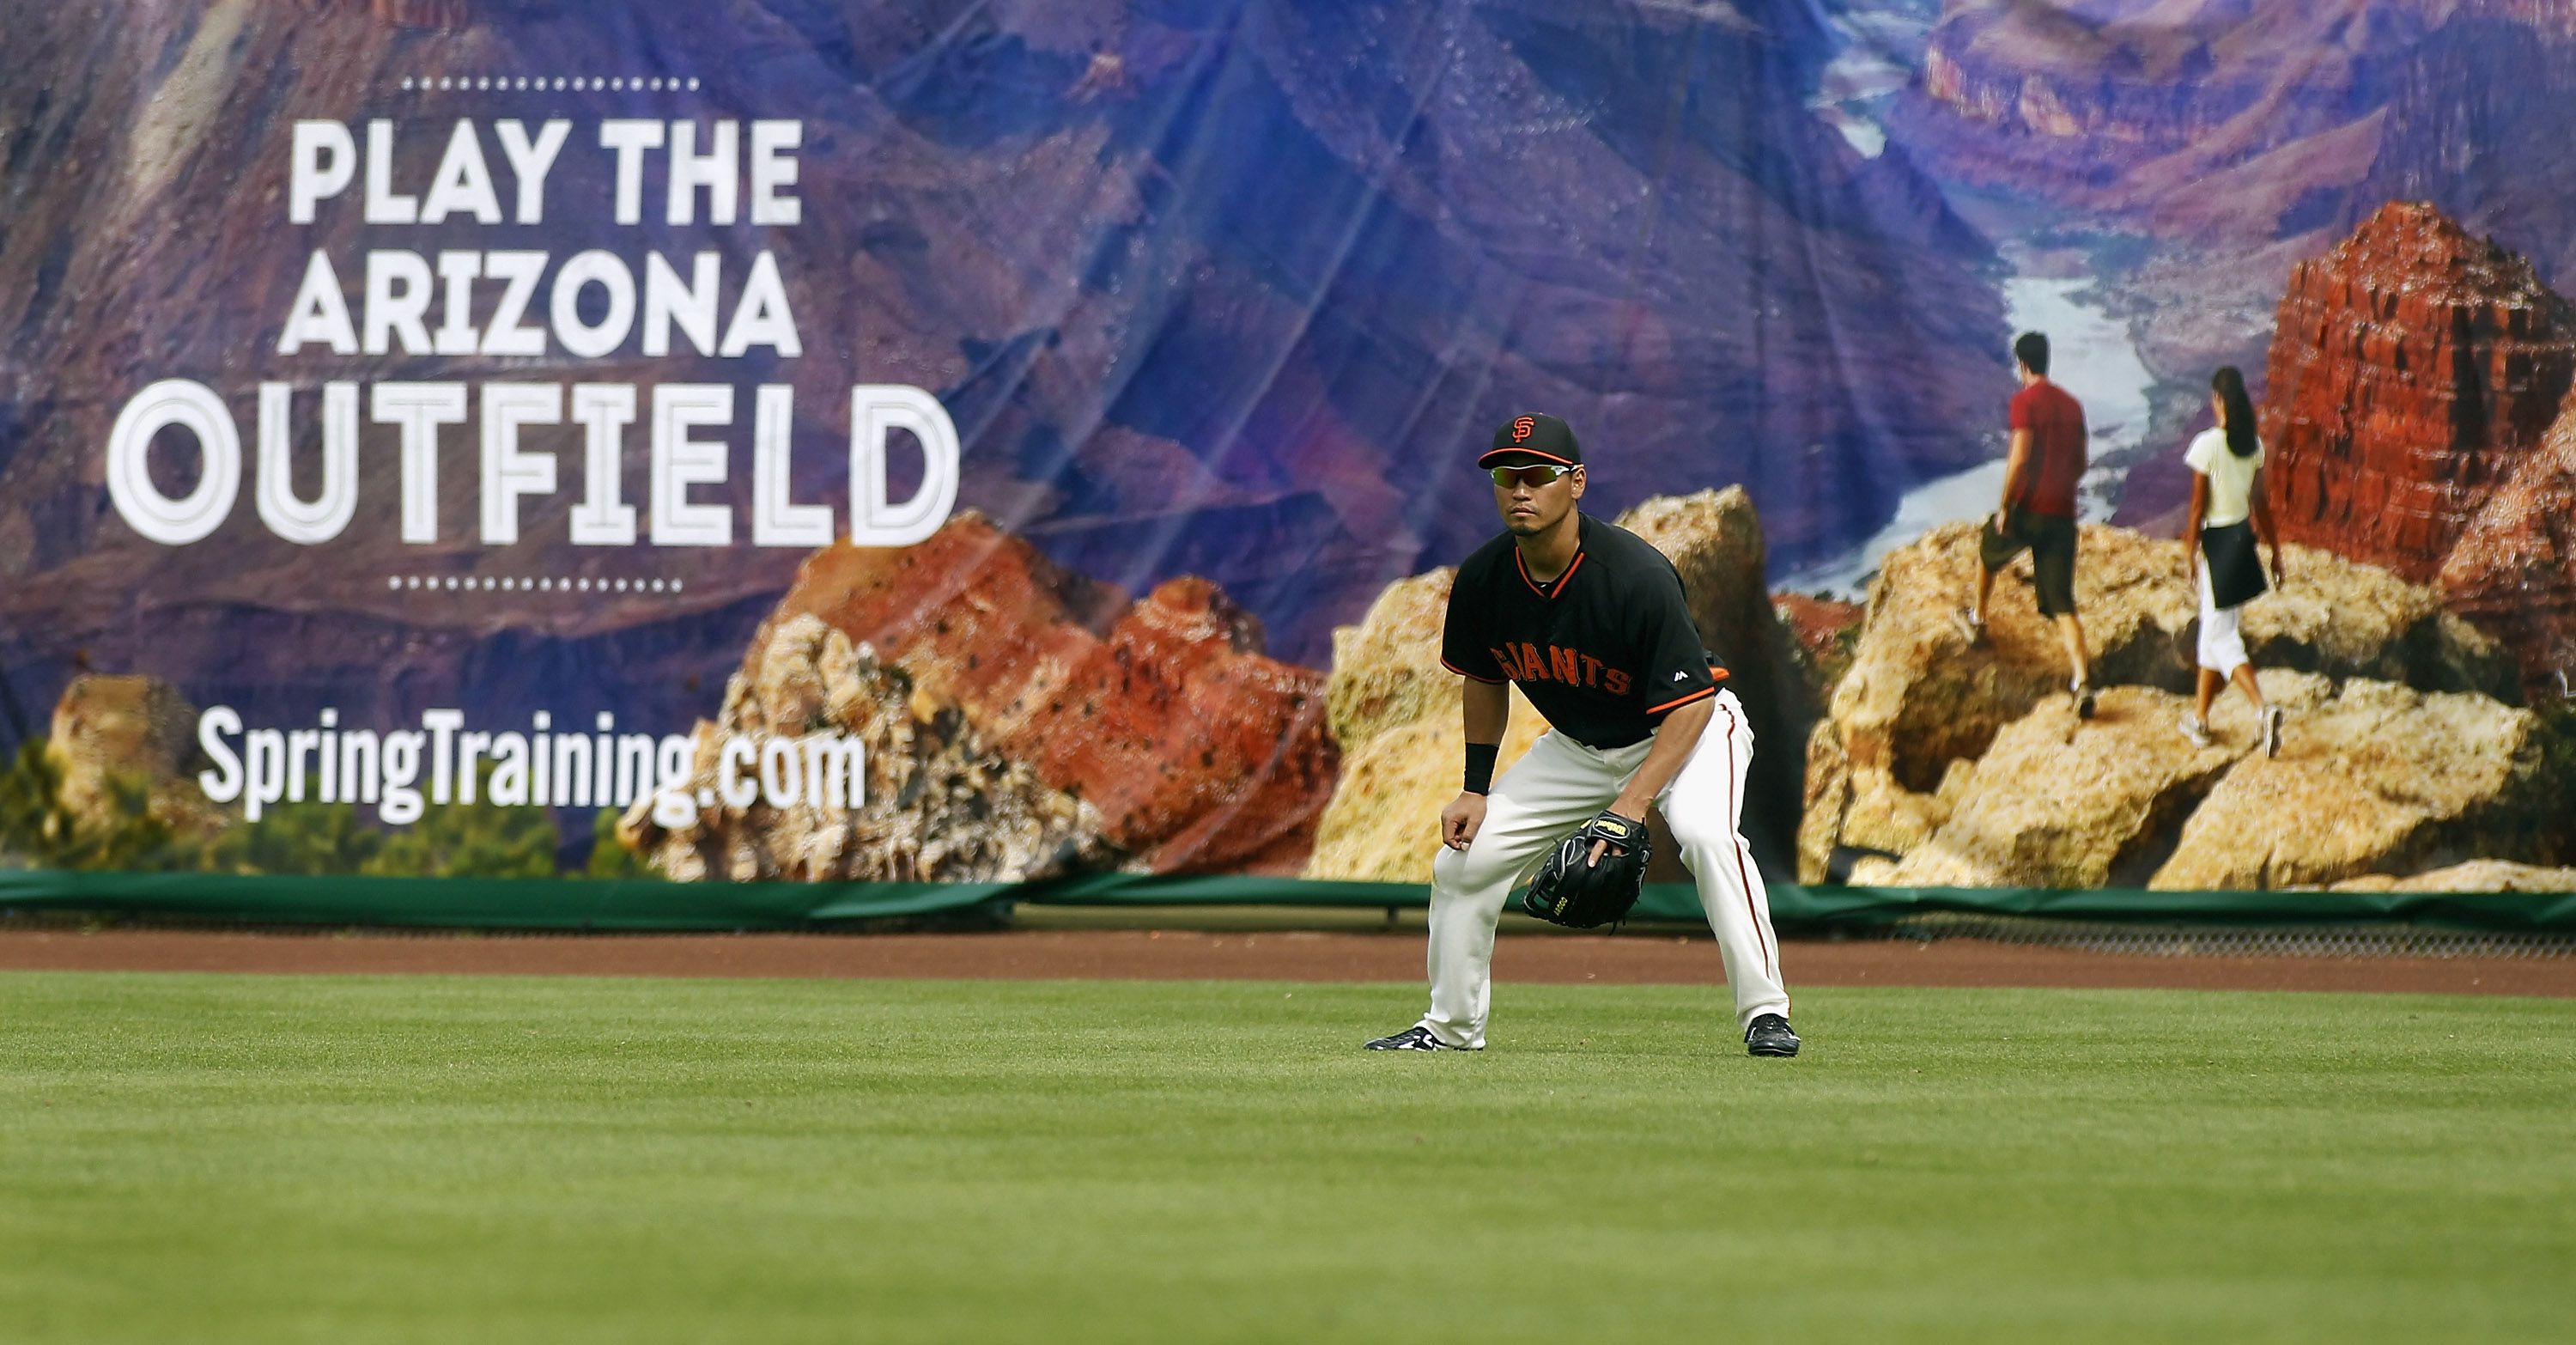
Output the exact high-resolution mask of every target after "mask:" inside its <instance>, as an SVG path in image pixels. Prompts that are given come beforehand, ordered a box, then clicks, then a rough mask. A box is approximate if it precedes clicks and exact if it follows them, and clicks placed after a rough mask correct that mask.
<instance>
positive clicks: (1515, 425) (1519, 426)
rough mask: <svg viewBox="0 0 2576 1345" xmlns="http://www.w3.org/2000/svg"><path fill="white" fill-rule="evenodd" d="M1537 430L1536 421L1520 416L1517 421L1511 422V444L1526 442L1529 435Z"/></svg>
mask: <svg viewBox="0 0 2576 1345" xmlns="http://www.w3.org/2000/svg"><path fill="white" fill-rule="evenodd" d="M1537 429H1538V421H1537V420H1536V419H1534V418H1532V417H1529V416H1522V417H1520V418H1519V419H1517V420H1514V421H1513V422H1512V442H1513V443H1515V444H1518V443H1525V442H1527V441H1528V440H1529V437H1530V435H1531V433H1533V432H1534V431H1536V430H1537Z"/></svg>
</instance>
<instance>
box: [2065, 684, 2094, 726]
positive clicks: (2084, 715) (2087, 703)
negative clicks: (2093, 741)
mask: <svg viewBox="0 0 2576 1345" xmlns="http://www.w3.org/2000/svg"><path fill="white" fill-rule="evenodd" d="M2069 689H2070V690H2072V691H2073V692H2074V693H2075V717H2076V718H2078V719H2091V718H2092V717H2093V708H2094V706H2093V684H2092V683H2091V682H2085V681H2078V682H2077V683H2076V684H2075V685H2074V686H2073V687H2071V688H2069Z"/></svg>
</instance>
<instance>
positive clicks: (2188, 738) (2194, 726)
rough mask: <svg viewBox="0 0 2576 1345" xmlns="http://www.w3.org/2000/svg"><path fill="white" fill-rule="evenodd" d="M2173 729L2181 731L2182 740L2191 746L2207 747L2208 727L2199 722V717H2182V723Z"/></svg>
mask: <svg viewBox="0 0 2576 1345" xmlns="http://www.w3.org/2000/svg"><path fill="white" fill-rule="evenodd" d="M2174 727H2175V728H2178V729H2181V730H2182V736H2183V740H2184V741H2185V742H2188V743H2190V744H2191V745H2192V746H2194V747H2207V746H2209V726H2208V725H2207V724H2204V723H2202V722H2200V717H2199V716H2197V715H2184V716H2183V717H2182V722H2181V723H2179V724H2176V725H2174Z"/></svg>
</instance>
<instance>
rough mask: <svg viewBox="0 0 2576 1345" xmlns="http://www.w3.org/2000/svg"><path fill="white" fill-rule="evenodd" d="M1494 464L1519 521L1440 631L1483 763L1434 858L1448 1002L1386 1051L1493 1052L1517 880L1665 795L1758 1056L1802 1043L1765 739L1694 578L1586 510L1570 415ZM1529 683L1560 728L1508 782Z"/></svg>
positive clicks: (1516, 444) (1480, 551)
mask: <svg viewBox="0 0 2576 1345" xmlns="http://www.w3.org/2000/svg"><path fill="white" fill-rule="evenodd" d="M1476 465H1477V466H1478V467H1480V468H1484V469H1486V470H1487V471H1489V472H1490V473H1491V474H1492V476H1493V480H1494V504H1495V507H1496V508H1497V509H1498V510H1500V511H1501V513H1502V516H1503V528H1504V531H1503V534H1502V535H1501V536H1499V537H1496V538H1494V539H1493V540H1492V541H1490V542H1487V543H1486V544H1485V545H1483V546H1481V547H1478V548H1477V549H1476V552H1475V554H1474V555H1471V556H1469V557H1468V558H1467V560H1466V563H1464V564H1462V565H1460V566H1459V567H1458V576H1457V579H1456V582H1455V584H1454V585H1453V586H1452V587H1451V589H1450V592H1449V615H1448V622H1447V627H1446V629H1445V631H1444V633H1443V636H1442V639H1441V662H1442V663H1443V664H1444V665H1445V666H1446V667H1447V668H1448V669H1449V670H1450V671H1451V672H1454V673H1457V674H1458V675H1460V676H1461V677H1463V678H1465V679H1466V682H1465V686H1464V689H1463V690H1464V697H1463V698H1464V702H1465V711H1466V724H1467V752H1466V757H1467V761H1466V786H1465V789H1464V791H1463V792H1461V793H1460V794H1459V795H1458V798H1457V801H1456V802H1454V803H1451V804H1450V805H1449V806H1448V807H1447V808H1446V809H1444V810H1443V811H1442V812H1441V814H1440V836H1441V840H1442V842H1443V844H1444V845H1446V847H1447V848H1446V849H1445V850H1443V851H1442V852H1441V854H1440V856H1439V858H1438V859H1437V860H1436V861H1435V862H1434V863H1433V864H1432V866H1431V875H1432V881H1431V952H1430V959H1429V966H1430V973H1431V1011H1430V1012H1428V1013H1426V1014H1424V1015H1423V1016H1422V1021H1421V1022H1419V1023H1417V1024H1415V1025H1414V1026H1412V1027H1409V1028H1407V1029H1405V1030H1404V1031H1402V1032H1398V1033H1396V1034H1395V1035H1393V1036H1390V1037H1380V1038H1378V1039H1377V1040H1375V1041H1372V1042H1370V1043H1369V1044H1368V1049H1370V1050H1372V1051H1439V1050H1468V1051H1474V1050H1481V1049H1483V1048H1484V1045H1485V1019H1486V1016H1487V1012H1488V1009H1489V1007H1490V1006H1489V1000H1490V997H1491V990H1492V971H1493V957H1494V922H1495V920H1496V918H1497V917H1498V916H1499V915H1500V914H1501V912H1502V907H1503V900H1504V898H1505V897H1506V896H1507V895H1508V894H1509V892H1510V889H1511V887H1512V883H1513V881H1514V880H1515V879H1516V878H1518V877H1519V876H1520V875H1521V873H1522V872H1523V871H1524V870H1526V869H1528V868H1529V867H1530V866H1531V864H1532V863H1533V862H1534V861H1536V860H1537V859H1538V858H1539V857H1540V856H1541V855H1542V854H1543V853H1545V852H1546V851H1547V850H1549V849H1550V848H1551V847H1552V846H1553V845H1554V844H1555V843H1556V842H1557V841H1558V840H1560V839H1562V838H1563V837H1564V836H1565V835H1566V833H1567V832H1569V831H1572V830H1573V829H1574V828H1576V827H1577V826H1580V825H1581V824H1583V823H1584V822H1586V821H1588V820H1589V819H1591V818H1592V817H1593V816H1594V815H1595V814H1596V813H1598V812H1600V811H1602V810H1603V809H1604V808H1605V807H1606V808H1607V809H1608V810H1609V811H1611V812H1613V813H1616V814H1618V815H1620V816H1621V817H1624V818H1627V819H1629V820H1630V821H1632V822H1642V821H1643V819H1644V818H1645V816H1646V809H1647V807H1648V806H1649V805H1653V804H1660V805H1661V806H1662V808H1663V811H1664V819H1665V820H1666V821H1667V822H1669V823H1670V824H1671V826H1672V833H1673V840H1674V841H1675V842H1676V843H1677V844H1679V846H1680V847H1681V852H1682V860H1683V862H1684V863H1685V864H1687V865H1689V866H1690V870H1691V873H1692V875H1693V876H1694V877H1696V878H1697V879H1698V880H1699V896H1700V905H1701V906H1702V907H1704V908H1705V909H1706V910H1707V912H1708V923H1709V928H1711V929H1713V930H1715V931H1716V932H1717V939H1718V947H1719V950H1720V952H1721V954H1722V955H1723V956H1724V958H1725V963H1726V979H1727V982H1728V984H1729V985H1731V986H1732V987H1733V988H1734V991H1735V1015H1736V1023H1737V1026H1738V1027H1739V1028H1740V1029H1741V1030H1742V1031H1743V1033H1744V1039H1745V1044H1746V1047H1747V1049H1748V1050H1749V1051H1751V1053H1752V1054H1754V1055H1762V1056H1791V1055H1796V1054H1797V1053H1798V1037H1797V1034H1796V1033H1794V1032H1792V1031H1790V1030H1789V1017H1788V1014H1789V995H1788V992H1787V991H1786V990H1784V989H1783V988H1782V986H1781V981H1780V946H1779V942H1778V940H1777V939H1775V938H1774V937H1773V935H1772V933H1771V906H1770V899H1769V897H1768V895H1767V894H1766V893H1765V892H1764V890H1763V886H1762V875H1761V874H1760V873H1759V872H1758V871H1756V870H1755V868H1754V865H1753V852H1752V848H1751V847H1750V846H1747V845H1746V844H1745V842H1744V837H1743V835H1742V834H1741V833H1740V832H1739V831H1738V830H1737V826H1738V824H1739V822H1740V820H1741V818H1742V815H1743V808H1744V773H1745V769H1746V767H1747V766H1748V765H1749V764H1750V763H1751V761H1752V757H1753V732H1752V730H1751V729H1750V728H1748V727H1747V726H1746V722H1745V714H1744V707H1743V705H1742V704H1741V703H1739V702H1738V701H1737V700H1736V698H1735V694H1734V693H1733V692H1731V691H1728V690H1726V689H1725V688H1724V687H1722V686H1721V685H1720V683H1721V682H1723V681H1724V680H1725V678H1726V670H1725V669H1724V668H1722V667H1719V666H1717V665H1716V663H1715V661H1714V660H1713V659H1711V658H1710V657H1709V654H1708V650H1707V648H1706V647H1705V646H1704V645H1702V644H1701V642H1700V637H1699V631H1698V628H1697V627H1695V626H1694V625H1693V624H1692V622H1691V615H1690V609H1689V607H1688V606H1687V605H1686V604H1685V603H1684V601H1683V598H1682V582H1681V575H1680V573H1679V572H1677V571H1676V570H1674V569H1673V565H1672V562H1671V561H1669V560H1666V559H1665V558H1664V555H1663V553H1662V552H1660V551H1657V550H1655V548H1654V547H1652V546H1650V545H1648V544H1647V543H1646V542H1645V541H1644V540H1643V539H1642V538H1640V537H1638V536H1637V535H1636V534H1634V533H1632V532H1628V531H1626V530H1625V529H1622V528H1618V527H1614V526H1612V525H1610V524H1608V523H1604V522H1602V521H1601V520H1599V519H1596V518H1590V517H1587V516H1585V515H1584V513H1583V512H1582V510H1580V509H1578V508H1577V507H1576V505H1577V503H1578V502H1579V501H1581V500H1582V498H1583V487H1584V471H1583V450H1582V449H1581V447H1580V446H1578V445H1577V444H1576V442H1575V439H1574V432H1573V431H1572V430H1569V429H1568V428H1566V425H1565V422H1564V421H1561V420H1558V419H1557V418H1555V417H1554V416H1536V415H1532V416H1520V417H1516V418H1514V419H1513V420H1511V421H1510V422H1508V423H1506V424H1504V425H1503V426H1502V427H1501V428H1500V429H1498V430H1496V431H1495V432H1494V439H1493V447H1492V448H1491V449H1490V450H1489V451H1487V452H1486V453H1485V454H1484V456H1482V457H1480V458H1478V459H1477V460H1476ZM1512 683H1518V684H1519V685H1520V688H1521V691H1522V694H1524V695H1526V696H1528V697H1529V700H1530V703H1531V704H1532V705H1534V706H1536V707H1537V708H1538V711H1539V713H1540V714H1542V715H1544V716H1546V718H1547V722H1548V726H1549V731H1548V732H1547V733H1545V734H1543V735H1541V736H1540V738H1539V740H1538V742H1537V743H1536V744H1534V745H1533V746H1532V747H1531V748H1530V750H1529V754H1528V755H1527V756H1524V757H1523V758H1521V760H1520V761H1519V762H1517V763H1515V764H1514V765H1513V766H1512V768H1511V770H1509V771H1508V772H1505V773H1504V775H1503V778H1502V779H1500V780H1495V779H1493V773H1494V760H1495V756H1496V753H1497V751H1498V749H1499V747H1500V745H1501V743H1502V740H1503V728H1504V725H1505V723H1506V722H1507V721H1508V719H1509V718H1510V715H1511V698H1510V684H1512ZM1598 852H1599V851H1598V849H1597V847H1596V853H1598Z"/></svg>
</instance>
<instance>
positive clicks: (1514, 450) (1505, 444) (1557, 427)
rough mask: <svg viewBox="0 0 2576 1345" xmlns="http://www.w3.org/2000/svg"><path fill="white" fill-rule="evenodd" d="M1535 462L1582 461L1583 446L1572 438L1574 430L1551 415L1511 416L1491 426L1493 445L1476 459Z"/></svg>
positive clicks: (1488, 463) (1485, 463) (1486, 463)
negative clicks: (1492, 427)
mask: <svg viewBox="0 0 2576 1345" xmlns="http://www.w3.org/2000/svg"><path fill="white" fill-rule="evenodd" d="M1539 462H1553V463H1560V464H1563V465H1564V466H1567V467H1580V466H1582V465H1583V446H1582V445H1581V444H1578V443H1576V442H1574V431H1572V430H1569V429H1567V428H1566V427H1565V422H1564V421H1561V420H1558V419H1557V418H1556V417H1554V416H1514V417H1512V418H1511V419H1509V420H1506V421H1504V422H1503V423H1502V424H1500V425H1498V426H1496V427H1494V446H1493V447H1492V448H1489V449H1486V450H1485V455H1484V456H1483V457H1480V458H1478V459H1476V465H1477V466H1479V467H1504V466H1511V467H1524V466H1528V465H1529V464H1531V463H1539Z"/></svg>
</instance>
